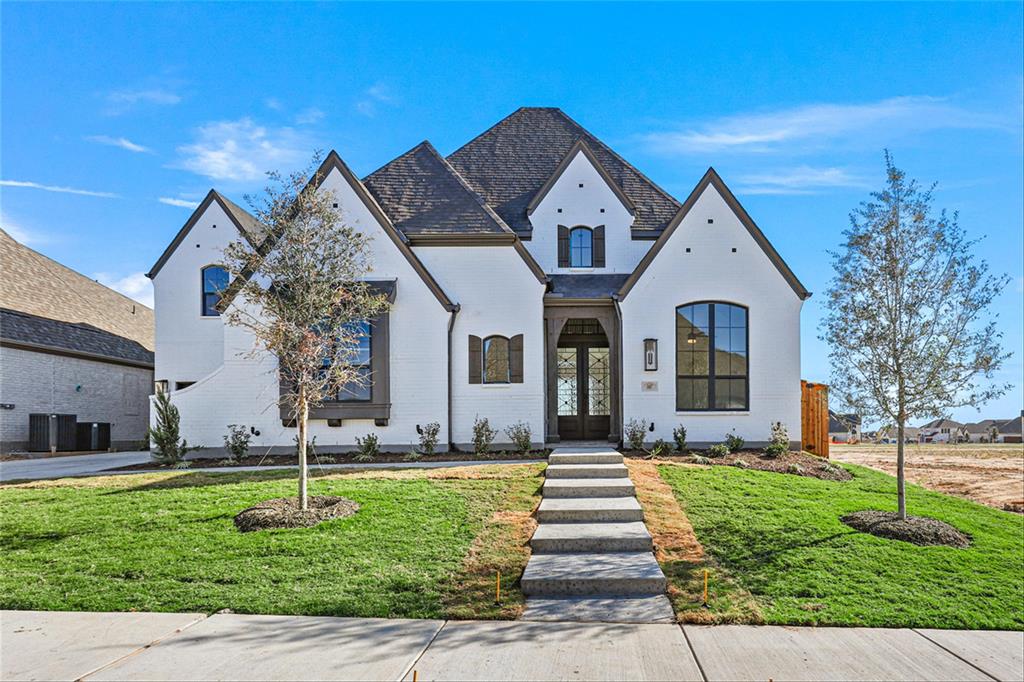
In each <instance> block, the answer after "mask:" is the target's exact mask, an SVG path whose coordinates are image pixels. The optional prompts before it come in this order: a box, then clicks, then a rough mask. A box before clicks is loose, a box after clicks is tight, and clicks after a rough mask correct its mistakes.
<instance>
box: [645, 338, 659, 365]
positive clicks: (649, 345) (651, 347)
mask: <svg viewBox="0 0 1024 682" xmlns="http://www.w3.org/2000/svg"><path fill="white" fill-rule="evenodd" d="M657 369H658V339H644V371H645V372H654V371H656V370H657Z"/></svg>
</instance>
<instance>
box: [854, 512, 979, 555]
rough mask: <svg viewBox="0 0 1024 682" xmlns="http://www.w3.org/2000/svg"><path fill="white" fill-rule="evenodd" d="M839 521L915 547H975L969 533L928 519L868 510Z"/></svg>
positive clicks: (863, 531) (864, 531)
mask: <svg viewBox="0 0 1024 682" xmlns="http://www.w3.org/2000/svg"><path fill="white" fill-rule="evenodd" d="M839 520H840V521H842V522H843V523H845V524H846V525H847V526H850V527H851V528H854V529H856V530H859V531H861V532H862V533H870V534H871V535H876V536H878V537H880V538H888V539H889V540H903V541H904V542H912V543H914V544H915V545H925V546H930V545H945V546H947V547H957V548H960V549H962V548H964V547H969V546H970V544H971V536H970V535H968V534H967V533H964V532H961V531H959V530H957V529H956V528H954V527H953V526H951V525H949V524H948V523H946V522H944V521H939V520H938V519H930V518H928V517H926V516H908V517H907V518H906V519H903V520H901V519H900V518H899V515H898V514H897V513H896V512H883V511H873V510H868V511H859V512H854V513H852V514H847V515H846V516H842V517H840V519H839Z"/></svg>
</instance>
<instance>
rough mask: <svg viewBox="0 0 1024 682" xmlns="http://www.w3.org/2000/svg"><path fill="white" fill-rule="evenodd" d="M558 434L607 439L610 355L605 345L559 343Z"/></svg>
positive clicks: (609, 398) (584, 438) (565, 436)
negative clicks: (563, 344)
mask: <svg viewBox="0 0 1024 682" xmlns="http://www.w3.org/2000/svg"><path fill="white" fill-rule="evenodd" d="M557 353H558V355H557V357H558V367H557V377H558V436H559V437H560V438H561V439H562V440H607V439H608V431H609V429H610V428H611V399H612V392H611V354H610V353H609V351H608V348H607V346H596V345H592V344H587V343H577V344H572V345H565V346H560V347H559V348H558V351H557Z"/></svg>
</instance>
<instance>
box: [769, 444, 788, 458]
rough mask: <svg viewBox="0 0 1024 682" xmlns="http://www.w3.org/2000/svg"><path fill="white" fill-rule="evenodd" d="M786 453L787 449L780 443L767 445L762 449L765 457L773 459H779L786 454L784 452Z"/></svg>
mask: <svg viewBox="0 0 1024 682" xmlns="http://www.w3.org/2000/svg"><path fill="white" fill-rule="evenodd" d="M788 451H789V447H788V446H785V445H783V444H782V443H768V445H766V446H765V448H764V455H765V457H770V458H771V459H775V458H776V457H781V456H782V455H784V454H786V452H788Z"/></svg>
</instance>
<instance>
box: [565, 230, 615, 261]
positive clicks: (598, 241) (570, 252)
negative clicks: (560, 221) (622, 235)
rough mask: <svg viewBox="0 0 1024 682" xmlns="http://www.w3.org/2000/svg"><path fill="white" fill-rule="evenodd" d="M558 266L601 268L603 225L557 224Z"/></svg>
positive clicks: (602, 258) (602, 259)
mask: <svg viewBox="0 0 1024 682" xmlns="http://www.w3.org/2000/svg"><path fill="white" fill-rule="evenodd" d="M558 267H560V268H603V267H604V225H598V226H597V227H593V228H591V227H586V226H584V225H577V226H576V227H573V228H569V227H566V226H565V225H559V226H558Z"/></svg>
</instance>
